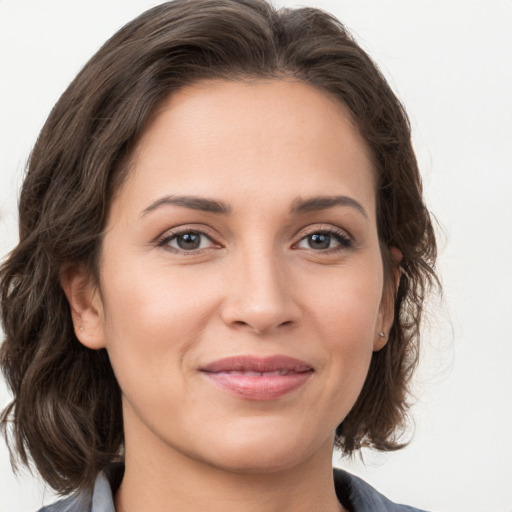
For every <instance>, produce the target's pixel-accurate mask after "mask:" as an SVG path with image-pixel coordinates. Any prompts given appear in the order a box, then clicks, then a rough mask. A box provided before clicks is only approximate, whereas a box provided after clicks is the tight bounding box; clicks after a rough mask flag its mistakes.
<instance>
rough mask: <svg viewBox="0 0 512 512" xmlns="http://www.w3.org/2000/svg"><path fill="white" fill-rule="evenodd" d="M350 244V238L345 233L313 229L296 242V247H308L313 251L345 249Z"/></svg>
mask: <svg viewBox="0 0 512 512" xmlns="http://www.w3.org/2000/svg"><path fill="white" fill-rule="evenodd" d="M351 246H352V240H351V239H350V238H349V237H348V236H347V235H344V234H342V233H341V232H338V231H334V230H318V231H313V232H311V233H309V234H308V235H306V236H305V237H304V238H302V239H301V240H300V241H299V243H298V244H296V247H297V248H298V249H310V250H314V251H327V250H329V249H332V250H336V249H346V248H349V247H351Z"/></svg>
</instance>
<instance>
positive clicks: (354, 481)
mask: <svg viewBox="0 0 512 512" xmlns="http://www.w3.org/2000/svg"><path fill="white" fill-rule="evenodd" d="M334 484H335V487H336V494H337V495H338V499H339V500H340V501H341V502H342V503H343V504H344V505H345V506H347V507H350V510H351V511H352V512H425V511H422V510H420V509H418V508H414V507H410V506H407V505H398V504H396V503H393V502H392V501H390V500H389V499H388V498H386V497H385V496H384V495H382V494H381V493H380V492H378V491H377V490H376V489H374V488H373V487H372V486H371V485H370V484H368V483H366V482H365V481H364V480H362V479H361V478H358V477H357V476H354V475H351V474H350V473H348V472H346V471H343V470H342V469H335V470H334ZM347 499H348V503H344V501H346V500H347Z"/></svg>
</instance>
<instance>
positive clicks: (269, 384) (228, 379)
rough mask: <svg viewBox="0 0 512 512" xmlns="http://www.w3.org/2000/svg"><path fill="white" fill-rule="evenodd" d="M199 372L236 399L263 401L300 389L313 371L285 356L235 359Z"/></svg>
mask: <svg viewBox="0 0 512 512" xmlns="http://www.w3.org/2000/svg"><path fill="white" fill-rule="evenodd" d="M200 371H201V373H202V374H203V375H204V377H205V378H206V379H207V380H208V381H209V382H211V383H213V384H214V385H216V386H218V387H219V388H221V389H223V390H224V391H227V392H229V393H230V394H232V395H235V396H236V397H238V398H242V399H245V400H258V401H263V400H276V399H278V398H281V397H282V396H284V395H287V394H288V393H291V392H292V391H294V390H296V389H298V388H300V387H302V386H303V385H304V384H305V383H306V382H307V381H308V379H309V377H311V375H312V374H313V371H314V370H313V367H312V366H311V365H309V364H308V363H305V362H303V361H299V360H298V359H294V358H290V357H287V356H272V357H267V358H258V357H252V356H238V357H230V358H226V359H220V360H218V361H214V362H213V363H210V364H208V365H206V366H205V367H202V368H200Z"/></svg>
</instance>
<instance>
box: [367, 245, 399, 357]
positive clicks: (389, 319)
mask: <svg viewBox="0 0 512 512" xmlns="http://www.w3.org/2000/svg"><path fill="white" fill-rule="evenodd" d="M390 251H391V265H392V269H393V275H392V276H390V277H389V278H387V279H386V282H385V283H384V290H383V292H382V300H381V303H380V310H379V317H378V319H377V325H376V327H377V332H376V333H375V340H374V343H373V350H374V351H378V350H380V349H382V348H384V346H385V345H386V343H387V342H388V339H389V331H390V330H391V327H392V326H393V319H394V316H395V296H396V291H397V290H398V285H399V284H400V262H401V261H402V253H401V252H400V251H399V250H398V249H397V248H396V247H391V248H390Z"/></svg>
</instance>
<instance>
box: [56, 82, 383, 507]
mask: <svg viewBox="0 0 512 512" xmlns="http://www.w3.org/2000/svg"><path fill="white" fill-rule="evenodd" d="M176 196H198V197H200V198H208V199H212V200H215V201H221V202H222V203H225V205H227V206H228V207H229V210H230V213H229V214H226V213H214V212H210V211H200V210H197V209H194V208H190V207H188V206H186V205H184V204H183V203H182V204H181V205H180V204H169V201H168V198H169V197H174V198H176ZM316 196H320V197H329V198H332V197H333V196H343V197H345V198H347V197H348V198H349V199H348V200H344V204H336V205H332V204H331V205H325V204H324V205H323V207H321V208H318V209H314V210H311V209H310V211H296V210H297V208H295V209H294V206H295V207H296V206H297V204H298V201H300V200H303V201H304V200H308V199H310V198H312V197H316ZM166 198H167V199H166ZM189 206H190V205H189ZM317 207H318V205H317ZM375 209H376V199H375V185H374V179H373V168H372V163H371V158H370V156H369V153H368V150H367V148H366V145H365V143H364V141H363V140H362V138H361V137H360V135H359V134H358V132H357V130H356V129H355V127H354V125H353V123H352V122H351V120H350V117H349V115H348V113H347V110H346V109H345V107H344V106H343V105H341V104H340V103H339V102H337V101H336V100H335V99H333V98H331V97H330V96H328V95H327V94H325V93H323V92H321V91H318V90H316V89H315V88H312V87H311V86H308V85H305V84H303V83H298V82H295V81H285V80H274V81H257V82H251V83H247V82H235V83H233V82H229V83H227V82H215V83H211V82H210V83H202V84H197V85H194V86H189V87H186V88H184V89H182V90H181V91H180V92H178V93H176V94H174V95H173V96H172V97H170V98H169V99H168V100H167V101H166V102H165V103H164V104H163V105H161V106H160V108H159V109H158V111H157V112H155V114H154V116H153V118H152V120H151V122H150V124H149V125H148V127H147V129H146V131H145V133H144V134H143V136H142V138H141V140H140V142H139V143H138V146H137V148H136V150H135V153H134V155H133V159H132V167H131V171H130V174H129V176H128V179H127V180H126V181H125V183H124V184H123V185H122V188H121V189H120V190H119V191H118V193H117V195H116V197H115V198H114V199H113V202H112V205H111V211H110V216H109V220H108V225H107V230H106V234H105V238H104V242H103V247H102V254H101V259H100V260H101V261H100V285H99V287H94V286H93V284H92V280H91V279H90V278H89V276H88V275H87V274H86V272H85V271H84V270H82V269H80V268H78V269H70V270H69V271H68V272H67V273H66V274H65V275H64V276H63V279H62V284H63V288H64V289H65V291H66V294H67V296H68V299H69V301H70V304H71V308H72V313H73V318H74V322H75V326H76V333H77V336H78V338H79V340H80V341H81V342H82V343H83V344H84V345H86V346H88V347H89V348H92V349H100V348H106V349H107V351H108V354H109V357H110V360H111V362H112V365H113V368H114V371H115V374H116V377H117V379H118V381H119V384H120V387H121V390H122V393H123V413H124V428H125V439H126V473H125V477H124V480H123V483H122V485H121V488H120V490H119V492H118V494H117V496H116V507H117V509H118V510H120V511H124V512H132V511H135V510H148V511H152V512H160V511H164V510H165V511H167V510H173V511H185V510H186V511H188V512H190V511H196V510H197V511H199V510H209V511H216V510H222V511H225V510H239V511H262V510H265V511H269V512H270V511H281V512H282V511H288V510H290V511H292V510H293V511H302V510H304V511H306V510H308V511H310V510H322V511H335V510H337V511H339V510H343V508H342V507H341V505H340V504H339V502H338V500H337V499H336V496H335V493H334V489H333V482H332V467H331V459H332V444H333V439H334V430H335V428H336V426H337V425H338V424H339V423H340V422H341V421H342V420H343V418H344V417H345V416H346V415H347V413H348V412H349V411H350V409H351V407H352V406H353V405H354V402H355V401H356V399H357V396H358V395H359V393H360V391H361V388H362V385H363V382H364V379H365V377H366V375H367V372H368V367H369V363H370V359H371V356H372V352H373V351H374V350H379V349H380V348H382V346H383V345H384V344H385V342H386V338H385V337H382V336H379V332H380V331H383V330H384V331H388V330H389V327H390V326H391V322H392V308H391V307H389V305H387V301H385V300H383V297H385V296H386V295H387V293H385V291H386V290H385V287H384V280H383V268H382V258H381V253H380V248H379V241H378V236H377V225H376V212H375ZM183 230H184V231H185V232H189V233H190V232H193V233H192V234H194V233H195V235H194V236H196V237H198V239H199V240H200V246H199V248H198V249H189V247H190V246H186V247H187V249H186V250H185V249H183V248H180V245H179V244H180V243H181V244H182V247H183V241H184V238H183V237H181V238H180V237H177V235H176V233H177V232H178V231H179V232H181V233H183ZM199 232H202V233H204V234H205V235H199V234H198V233H199ZM312 233H317V235H318V234H320V235H322V236H324V238H323V239H322V240H324V241H327V242H326V243H325V244H324V245H322V244H319V245H318V244H315V243H313V242H314V240H313V239H312V238H311V234H312ZM308 237H309V238H308ZM325 237H326V238H325ZM329 237H330V238H329ZM276 354H280V355H286V356H290V357H294V358H297V359H300V360H303V361H306V362H308V364H310V365H311V366H312V367H313V369H314V371H313V373H312V375H311V377H310V378H309V379H308V380H307V382H306V383H305V384H304V385H303V386H301V387H300V388H299V389H296V390H294V391H292V392H290V393H288V394H286V395H285V396H282V397H280V398H278V399H275V400H263V401H255V400H247V399H243V398H240V397H237V396H234V395H232V394H230V393H227V392H226V391H225V390H223V389H221V388H219V387H218V386H215V385H213V384H212V383H211V382H210V381H208V379H205V378H204V375H203V374H202V373H201V372H200V371H199V370H198V369H199V368H200V367H201V366H202V365H205V364H208V363H210V362H212V361H215V360H217V359H220V358H224V357H228V356H234V355H255V356H260V357H264V356H270V355H276Z"/></svg>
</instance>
